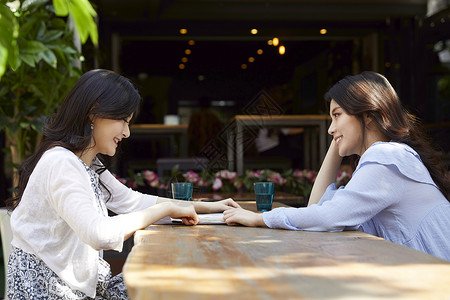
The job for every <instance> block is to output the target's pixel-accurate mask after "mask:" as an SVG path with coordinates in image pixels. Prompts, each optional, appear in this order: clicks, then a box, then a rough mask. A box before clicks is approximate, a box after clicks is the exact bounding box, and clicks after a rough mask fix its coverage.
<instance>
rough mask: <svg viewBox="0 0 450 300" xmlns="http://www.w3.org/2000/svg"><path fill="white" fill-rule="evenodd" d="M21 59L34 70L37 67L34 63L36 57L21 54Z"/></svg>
mask: <svg viewBox="0 0 450 300" xmlns="http://www.w3.org/2000/svg"><path fill="white" fill-rule="evenodd" d="M19 57H20V59H21V60H22V61H23V62H25V63H26V64H27V65H29V66H30V67H32V68H34V67H35V63H34V55H31V54H22V53H19Z"/></svg>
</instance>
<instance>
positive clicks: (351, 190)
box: [263, 142, 450, 261]
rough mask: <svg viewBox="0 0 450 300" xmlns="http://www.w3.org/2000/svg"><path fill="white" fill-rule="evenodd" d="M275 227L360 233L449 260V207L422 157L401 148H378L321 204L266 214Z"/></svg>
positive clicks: (366, 154) (333, 186)
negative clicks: (349, 178) (357, 231)
mask: <svg viewBox="0 0 450 300" xmlns="http://www.w3.org/2000/svg"><path fill="white" fill-rule="evenodd" d="M263 219H264V222H265V223H266V224H267V226H269V227H270V228H284V229H291V230H310V231H342V230H361V231H364V232H366V233H369V234H372V235H375V236H379V237H382V238H385V239H386V240H389V241H391V242H394V243H398V244H401V245H405V246H408V247H410V248H413V249H417V250H420V251H423V252H426V253H429V254H432V255H435V256H437V257H439V258H442V259H445V260H448V261H450V202H449V201H448V200H447V199H446V198H445V196H444V195H443V194H442V193H441V192H440V191H439V189H438V187H437V186H436V184H435V183H434V181H433V180H432V178H431V176H430V173H429V172H428V170H427V168H426V167H425V165H424V164H423V163H422V161H421V159H420V157H419V155H418V154H417V153H416V152H415V151H414V150H413V149H412V148H411V147H409V146H408V145H405V144H401V143H394V142H389V143H382V142H378V143H375V144H373V145H372V146H371V147H369V149H367V151H365V152H364V154H363V155H362V156H361V158H360V161H359V164H358V166H357V167H356V170H355V172H354V173H353V175H352V179H351V180H350V181H349V182H348V183H347V185H346V186H345V187H340V188H339V189H337V188H336V184H331V185H330V186H328V188H327V190H326V191H325V193H324V195H323V197H322V198H321V200H320V201H319V203H318V204H314V205H311V206H309V207H302V208H276V209H274V210H272V211H270V212H265V213H263Z"/></svg>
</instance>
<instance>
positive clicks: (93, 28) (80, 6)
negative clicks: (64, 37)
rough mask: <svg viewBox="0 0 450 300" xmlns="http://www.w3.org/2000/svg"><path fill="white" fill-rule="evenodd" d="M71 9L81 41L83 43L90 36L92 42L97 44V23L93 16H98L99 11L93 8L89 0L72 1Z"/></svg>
mask: <svg viewBox="0 0 450 300" xmlns="http://www.w3.org/2000/svg"><path fill="white" fill-rule="evenodd" d="M69 11H70V15H71V16H72V18H73V21H74V23H75V27H76V29H77V31H78V34H79V35H80V40H81V42H82V43H83V44H84V43H86V41H87V38H88V36H90V37H91V41H92V43H93V44H94V45H97V44H98V32H97V25H96V24H95V22H94V19H93V17H95V16H97V13H96V12H95V10H94V9H93V8H92V6H91V4H90V3H89V1H87V0H79V1H71V2H70V4H69Z"/></svg>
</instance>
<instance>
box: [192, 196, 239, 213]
mask: <svg viewBox="0 0 450 300" xmlns="http://www.w3.org/2000/svg"><path fill="white" fill-rule="evenodd" d="M194 206H195V210H196V211H197V213H202V214H209V213H221V212H223V211H226V210H227V209H230V208H241V206H240V205H239V204H237V203H236V202H235V201H234V200H233V199H231V198H227V199H224V200H220V201H215V202H202V201H194Z"/></svg>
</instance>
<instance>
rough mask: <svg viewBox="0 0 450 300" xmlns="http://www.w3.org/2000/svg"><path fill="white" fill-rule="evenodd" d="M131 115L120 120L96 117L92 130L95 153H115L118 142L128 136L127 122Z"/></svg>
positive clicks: (110, 154) (111, 154)
mask: <svg viewBox="0 0 450 300" xmlns="http://www.w3.org/2000/svg"><path fill="white" fill-rule="evenodd" d="M132 117H133V115H131V116H129V117H127V118H125V119H122V120H113V119H104V118H96V119H95V120H94V123H93V125H94V128H93V132H92V136H93V139H94V152H95V154H97V153H101V154H105V155H109V156H113V155H114V154H116V149H117V146H118V145H119V142H121V141H122V139H124V138H128V137H129V136H130V128H129V122H130V120H131V118H132Z"/></svg>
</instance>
